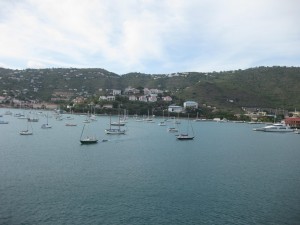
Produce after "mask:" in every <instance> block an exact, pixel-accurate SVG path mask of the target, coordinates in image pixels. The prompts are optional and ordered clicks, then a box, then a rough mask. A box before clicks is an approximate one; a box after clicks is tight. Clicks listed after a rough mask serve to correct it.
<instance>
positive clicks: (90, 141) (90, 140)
mask: <svg viewBox="0 0 300 225" xmlns="http://www.w3.org/2000/svg"><path fill="white" fill-rule="evenodd" d="M80 142H81V144H96V143H97V142H98V139H97V138H96V137H85V138H82V139H80Z"/></svg>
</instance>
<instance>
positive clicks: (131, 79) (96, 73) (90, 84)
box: [0, 67, 300, 110]
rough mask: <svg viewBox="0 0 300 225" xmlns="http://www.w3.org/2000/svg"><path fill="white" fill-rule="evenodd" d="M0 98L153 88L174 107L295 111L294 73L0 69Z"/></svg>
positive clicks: (298, 100)
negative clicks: (184, 103) (191, 103)
mask: <svg viewBox="0 0 300 225" xmlns="http://www.w3.org/2000/svg"><path fill="white" fill-rule="evenodd" d="M0 80H1V83H0V95H2V96H3V95H8V96H12V97H16V98H19V99H24V100H35V99H37V100H40V101H50V99H51V97H53V93H54V92H55V91H57V90H59V91H66V92H71V93H73V95H74V97H75V96H85V97H91V96H98V95H100V91H101V90H102V91H103V90H106V89H121V90H124V89H125V88H126V87H128V86H131V87H135V88H138V87H140V88H142V87H147V88H157V89H160V90H164V91H166V93H165V94H167V95H170V96H172V97H173V98H174V99H176V101H178V102H182V101H185V100H195V101H197V102H199V103H200V104H206V105H207V106H214V107H217V108H220V109H226V110H237V109H240V108H241V107H270V108H284V109H289V110H293V109H295V108H297V109H299V108H300V88H299V87H300V68H299V67H258V68H250V69H246V70H235V71H224V72H212V73H199V72H185V73H174V74H142V73H129V74H124V75H118V74H115V73H112V72H109V71H107V70H104V69H97V68H90V69H77V68H67V69H65V68H52V69H26V70H11V69H4V68H0Z"/></svg>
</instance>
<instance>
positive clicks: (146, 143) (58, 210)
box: [0, 109, 300, 224]
mask: <svg viewBox="0 0 300 225" xmlns="http://www.w3.org/2000/svg"><path fill="white" fill-rule="evenodd" d="M5 111H6V110H5V109H0V114H3V113H4V112H5ZM11 111H12V112H13V113H16V112H17V111H16V110H11ZM18 112H23V111H18ZM24 112H25V113H28V112H29V111H24ZM64 117H66V115H64ZM74 118H75V119H74V120H72V121H66V120H63V121H57V120H55V119H54V118H49V123H50V124H52V125H53V128H52V129H48V130H44V129H41V128H40V126H41V124H42V123H45V121H46V119H45V118H44V117H40V118H39V119H40V121H39V122H38V123H32V126H33V132H34V134H33V135H32V136H21V135H19V131H20V130H22V129H24V128H25V126H26V122H25V120H21V119H17V118H15V117H14V116H4V117H2V118H0V120H8V121H9V122H10V123H9V124H7V125H5V124H1V125H0V132H1V135H0V141H1V142H0V143H1V147H0V149H1V150H0V224H300V147H299V146H300V145H299V144H300V135H297V134H293V133H288V134H272V133H262V132H254V131H252V128H253V127H255V126H254V125H249V124H240V123H217V122H192V125H193V128H194V131H195V135H196V137H195V139H194V140H193V141H177V140H176V138H175V136H174V134H170V133H168V132H167V127H163V126H158V125H157V124H158V122H159V121H160V120H159V119H156V122H155V123H145V122H136V121H135V120H134V119H129V122H128V124H127V134H126V135H121V136H108V135H105V134H104V129H105V128H108V123H109V117H106V116H99V117H98V118H97V119H98V121H97V122H92V123H90V124H88V125H86V129H85V132H84V133H85V134H96V135H97V136H98V137H99V139H108V141H107V142H99V143H98V144H95V145H81V144H80V142H79V138H80V134H81V130H82V127H83V123H82V121H83V120H84V117H82V116H74ZM66 122H72V123H74V122H76V123H78V126H77V127H67V126H65V123H66ZM185 123H186V121H182V124H181V126H182V127H185V126H186V125H185ZM256 126H257V125H256Z"/></svg>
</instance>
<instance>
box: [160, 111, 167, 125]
mask: <svg viewBox="0 0 300 225" xmlns="http://www.w3.org/2000/svg"><path fill="white" fill-rule="evenodd" d="M164 112H165V111H164V110H163V120H162V121H160V122H159V124H158V126H166V125H167V124H166V120H165V113H164Z"/></svg>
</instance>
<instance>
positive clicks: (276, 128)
mask: <svg viewBox="0 0 300 225" xmlns="http://www.w3.org/2000/svg"><path fill="white" fill-rule="evenodd" d="M253 130H255V131H264V132H280V133H285V132H293V131H294V129H292V128H291V127H290V126H288V125H286V124H284V123H274V124H272V125H267V126H265V127H261V128H254V129H253Z"/></svg>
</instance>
